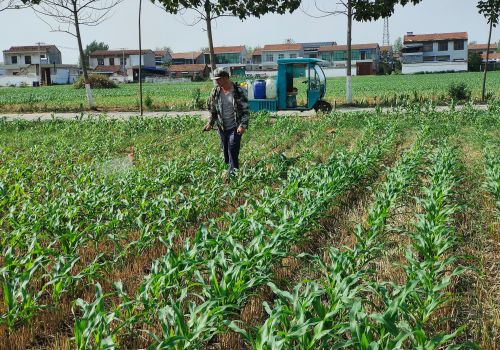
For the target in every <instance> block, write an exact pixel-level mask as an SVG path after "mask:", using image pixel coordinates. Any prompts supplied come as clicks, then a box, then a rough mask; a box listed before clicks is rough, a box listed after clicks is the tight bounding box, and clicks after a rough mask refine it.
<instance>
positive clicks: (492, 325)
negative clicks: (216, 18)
mask: <svg viewBox="0 0 500 350" xmlns="http://www.w3.org/2000/svg"><path fill="white" fill-rule="evenodd" d="M497 77H498V76H497ZM396 78H398V77H395V79H396ZM128 88H129V87H126V88H125V89H128ZM150 88H151V87H150ZM54 89H57V88H54ZM22 91H25V90H22ZM38 91H43V90H42V89H40V90H38ZM47 91H49V89H47ZM65 91H70V90H65ZM118 91H122V89H120V90H118ZM426 106H427V107H426ZM203 123H204V122H203V121H202V120H200V119H199V118H196V117H180V118H157V119H140V118H133V119H132V120H130V121H126V122H121V121H111V120H107V119H105V118H101V119H92V120H83V121H58V120H53V121H47V122H26V121H14V122H0V229H1V235H0V249H1V252H2V254H1V255H0V266H1V267H0V284H1V287H2V288H1V289H0V294H1V298H0V300H2V301H3V302H2V304H1V305H0V315H1V316H0V339H2V341H1V342H0V348H2V349H40V350H41V349H54V350H55V349H58V350H60V349H70V348H71V349H74V348H76V349H139V348H148V349H283V350H285V349H325V350H326V349H338V348H346V349H397V348H405V349H409V348H412V349H443V348H445V347H446V346H451V345H454V344H463V345H464V346H465V348H472V347H475V346H474V345H473V343H476V344H478V345H479V346H482V347H483V348H485V349H495V348H498V346H499V344H498V327H499V322H500V321H499V320H500V318H499V313H498V310H499V308H498V305H499V304H498V302H499V290H498V285H499V276H498V257H499V256H500V249H499V236H498V232H499V230H498V228H499V227H498V221H499V218H500V144H499V140H500V132H499V131H500V128H499V126H500V105H499V104H492V105H490V107H489V109H488V110H487V111H477V110H475V109H474V108H473V107H471V106H467V107H466V108H464V109H463V110H461V111H449V112H436V111H435V110H433V107H432V105H430V104H428V105H417V104H411V105H409V106H408V107H407V109H404V110H403V109H399V108H398V109H395V110H393V111H391V112H388V113H381V112H369V113H357V114H355V113H348V114H337V113H333V114H331V115H324V116H318V117H315V118H300V117H279V118H271V117H270V116H269V115H268V114H265V113H263V114H255V115H252V118H251V124H250V129H249V131H248V133H247V134H245V136H244V140H243V149H242V154H241V158H242V163H243V165H242V169H241V172H240V173H239V174H238V175H237V176H236V177H235V178H233V179H231V181H229V180H228V179H227V178H226V177H225V174H224V169H225V164H223V162H222V159H221V155H220V151H219V148H218V147H219V146H218V142H219V141H218V137H217V135H216V133H215V132H213V133H201V132H200V130H201V128H202V126H203ZM130 153H133V155H132V154H130ZM451 348H452V349H455V348H456V347H451Z"/></svg>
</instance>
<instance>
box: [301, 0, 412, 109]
mask: <svg viewBox="0 0 500 350" xmlns="http://www.w3.org/2000/svg"><path fill="white" fill-rule="evenodd" d="M311 1H312V2H313V4H314V9H313V10H312V12H311V11H309V10H308V9H303V11H304V12H305V13H306V14H308V15H309V16H311V17H315V18H322V17H327V16H336V15H345V16H347V72H346V102H347V104H352V76H351V73H352V70H351V64H352V22H353V20H354V21H357V22H367V21H374V20H377V19H379V18H385V17H389V16H391V15H392V14H393V13H394V8H395V7H396V5H401V6H405V5H407V4H410V3H411V4H413V5H416V4H418V3H419V2H421V1H422V0H340V1H338V2H332V1H331V0H311ZM332 3H333V4H334V5H332Z"/></svg>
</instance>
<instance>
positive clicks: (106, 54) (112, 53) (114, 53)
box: [90, 50, 153, 57]
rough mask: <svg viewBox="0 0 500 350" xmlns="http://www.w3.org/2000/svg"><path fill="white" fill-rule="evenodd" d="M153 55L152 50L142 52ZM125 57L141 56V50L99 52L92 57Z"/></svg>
mask: <svg viewBox="0 0 500 350" xmlns="http://www.w3.org/2000/svg"><path fill="white" fill-rule="evenodd" d="M148 53H153V51H151V50H142V54H143V55H145V54H148ZM123 55H125V56H129V55H139V50H97V51H94V52H92V53H91V54H90V57H122V56H123Z"/></svg>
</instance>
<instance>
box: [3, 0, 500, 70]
mask: <svg viewBox="0 0 500 350" xmlns="http://www.w3.org/2000/svg"><path fill="white" fill-rule="evenodd" d="M0 1H1V0H0ZM323 3H324V4H327V5H328V4H331V6H330V8H332V7H335V4H336V1H335V0H323ZM312 4H313V0H304V1H303V5H302V10H300V9H299V10H296V11H295V12H294V13H292V14H285V15H276V14H268V15H265V16H263V17H261V18H250V19H247V20H245V21H240V20H239V19H237V18H230V17H223V18H220V19H218V20H217V21H216V23H215V24H214V26H213V38H214V45H215V46H230V45H247V46H250V47H256V46H263V45H265V44H279V43H283V42H284V41H285V40H286V39H293V40H294V41H295V42H317V41H336V42H337V43H338V44H345V43H346V41H347V34H346V33H347V30H346V26H347V19H346V17H345V16H343V15H338V16H330V17H325V18H313V17H311V16H308V15H307V14H306V13H305V12H307V13H316V14H317V12H315V11H313V10H314V6H313V5H312ZM476 5H477V0H423V1H422V3H420V4H419V5H417V6H413V5H410V6H406V7H401V6H398V7H396V10H395V13H394V15H393V16H392V17H391V18H390V19H389V26H390V42H391V44H392V43H394V41H395V39H396V38H397V37H403V35H404V34H405V33H406V32H413V33H414V34H430V33H444V32H462V31H465V32H468V34H469V41H477V42H478V43H486V42H487V40H488V30H489V26H488V24H487V23H486V19H485V18H484V16H483V15H480V14H479V13H478V11H477V8H476ZM138 8H139V1H138V0H124V1H123V2H122V3H120V4H119V5H118V6H117V7H116V8H115V9H114V10H113V12H112V14H111V17H110V18H109V19H108V20H106V21H105V22H103V23H102V24H100V25H99V26H97V27H83V28H82V30H81V31H82V40H83V46H84V47H85V45H86V44H88V43H90V42H92V41H93V40H96V41H99V42H104V43H106V44H108V45H109V47H110V49H118V48H127V49H138V48H139V39H138V38H139V35H138ZM192 18H193V15H191V14H185V15H184V16H181V15H172V14H168V13H166V12H165V11H164V10H162V9H161V8H159V7H157V6H156V5H154V4H153V3H151V2H150V1H149V0H144V1H143V4H142V47H143V49H153V50H154V49H155V48H158V47H164V46H168V47H170V48H172V50H173V51H174V52H185V51H193V50H200V49H201V48H203V47H208V39H207V35H206V31H205V30H204V26H203V25H202V23H199V24H197V25H194V26H189V25H186V24H185V23H186V22H191V21H192ZM352 38H353V44H354V43H357V44H361V43H379V44H382V38H383V20H378V21H373V22H363V23H360V22H354V23H353V33H352ZM498 40H500V26H498V27H497V28H494V29H493V35H492V42H498ZM36 42H43V43H46V44H54V45H56V46H57V47H58V48H59V50H61V53H62V60H63V63H66V64H76V63H77V62H78V49H77V47H78V45H77V41H76V38H75V37H73V36H71V35H69V34H66V33H59V32H51V30H50V28H49V26H48V25H47V24H46V23H44V22H43V21H42V20H41V19H40V18H38V17H37V16H36V15H35V14H34V13H33V10H31V9H23V10H10V11H2V12H0V49H1V50H7V49H8V48H9V47H11V46H24V45H35V43H36ZM2 60H3V58H0V61H2Z"/></svg>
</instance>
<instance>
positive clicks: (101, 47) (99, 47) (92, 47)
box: [80, 40, 109, 67]
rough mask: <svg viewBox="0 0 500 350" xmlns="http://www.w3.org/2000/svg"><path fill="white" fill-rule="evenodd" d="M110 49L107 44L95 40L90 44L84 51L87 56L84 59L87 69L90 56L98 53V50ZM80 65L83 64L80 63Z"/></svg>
mask: <svg viewBox="0 0 500 350" xmlns="http://www.w3.org/2000/svg"><path fill="white" fill-rule="evenodd" d="M108 49H109V45H108V44H106V43H103V42H97V41H95V40H94V41H92V42H91V43H90V44H88V45H87V46H86V47H85V50H84V51H83V53H84V55H85V58H84V60H85V61H84V62H85V67H89V57H90V54H92V53H93V52H95V51H98V50H108ZM80 64H81V62H80Z"/></svg>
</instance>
